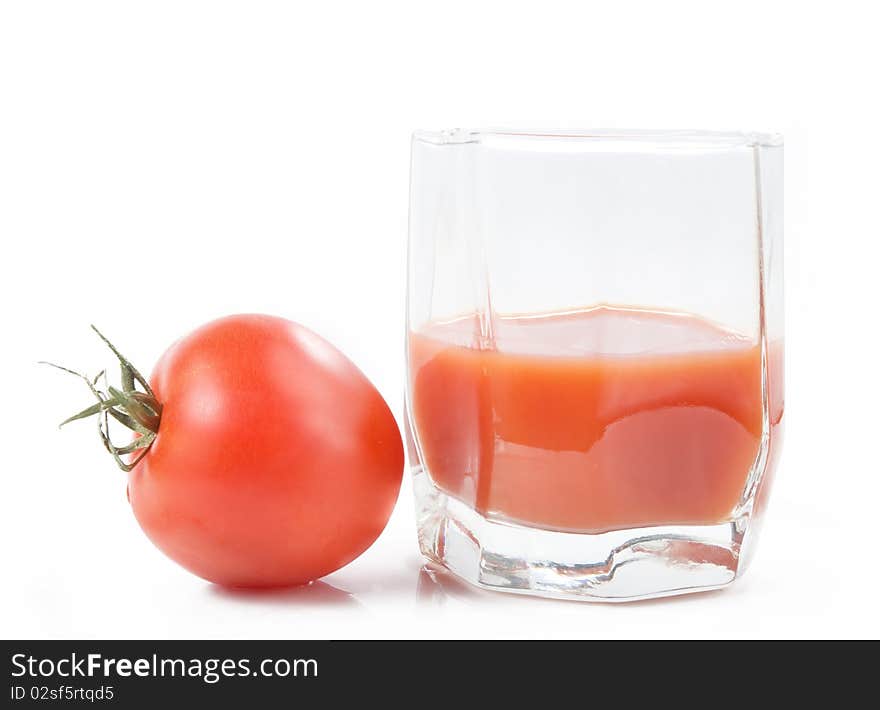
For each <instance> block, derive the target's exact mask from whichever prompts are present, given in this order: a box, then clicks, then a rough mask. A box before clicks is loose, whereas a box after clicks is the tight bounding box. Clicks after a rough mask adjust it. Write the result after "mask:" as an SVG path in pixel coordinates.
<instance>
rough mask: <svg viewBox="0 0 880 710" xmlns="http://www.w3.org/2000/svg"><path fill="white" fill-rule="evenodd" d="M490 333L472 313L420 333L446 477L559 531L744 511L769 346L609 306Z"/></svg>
mask: <svg viewBox="0 0 880 710" xmlns="http://www.w3.org/2000/svg"><path fill="white" fill-rule="evenodd" d="M491 327H492V335H493V337H491V338H488V339H487V338H486V337H485V334H484V336H483V337H482V338H481V337H479V332H480V330H479V322H478V320H477V318H476V316H473V315H472V316H467V317H463V318H459V319H455V320H451V321H446V322H435V323H431V324H429V325H428V326H426V327H425V328H423V329H421V330H419V331H418V332H412V333H410V336H409V351H410V368H411V369H410V377H411V384H410V386H411V391H412V415H413V422H414V426H415V429H416V435H417V439H418V442H419V446H420V451H421V454H422V457H423V463H424V465H425V467H426V468H427V470H428V472H429V474H430V476H431V478H432V479H433V481H434V482H435V483H436V485H437V486H439V487H440V488H441V489H443V490H444V491H446V492H447V493H449V494H451V495H453V496H455V497H457V498H459V499H461V500H462V501H464V502H466V503H468V504H470V505H472V506H473V507H474V508H476V509H477V510H478V511H480V512H481V513H483V514H485V515H488V516H491V517H494V518H503V519H506V520H510V521H513V522H520V523H525V524H529V525H535V526H539V527H545V528H551V529H556V530H571V531H582V532H599V531H605V530H613V529H618V528H626V527H636V526H647V525H656V524H672V523H680V524H712V523H718V522H721V521H724V520H728V519H729V518H730V515H731V512H732V511H733V509H734V508H735V507H736V505H737V503H738V501H739V499H740V497H741V495H742V493H743V490H744V488H745V484H746V480H747V478H748V476H749V472H750V470H751V469H752V467H753V465H754V464H755V461H756V458H757V455H758V451H759V444H760V439H761V432H762V382H761V381H762V375H761V349H760V346H759V345H758V342H757V341H756V340H752V339H748V338H745V337H742V336H739V335H737V334H735V333H733V332H731V331H727V330H724V329H722V328H720V327H718V326H716V325H714V324H712V323H709V322H708V321H706V320H703V319H701V318H698V317H696V316H691V315H687V314H680V313H672V312H654V311H647V310H641V309H634V308H616V307H606V306H603V307H596V308H592V309H586V310H578V311H572V312H566V313H559V314H549V315H533V316H496V317H495V318H494V319H493V322H492V326H491ZM478 343H482V346H479V345H478Z"/></svg>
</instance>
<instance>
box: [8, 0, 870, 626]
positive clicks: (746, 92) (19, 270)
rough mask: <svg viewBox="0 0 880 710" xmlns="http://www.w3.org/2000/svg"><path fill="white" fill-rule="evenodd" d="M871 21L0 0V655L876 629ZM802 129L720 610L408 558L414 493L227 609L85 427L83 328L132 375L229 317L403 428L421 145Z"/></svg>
mask: <svg viewBox="0 0 880 710" xmlns="http://www.w3.org/2000/svg"><path fill="white" fill-rule="evenodd" d="M868 8H870V4H869V3H849V2H836V3H833V4H831V3H829V4H826V5H825V6H824V9H823V8H822V7H821V6H820V4H819V3H809V2H800V3H791V4H784V3H775V2H769V1H768V0H762V1H760V2H745V1H743V0H740V1H739V2H735V3H706V2H693V3H681V2H669V1H667V2H663V3H656V2H639V3H635V2H632V3H612V2H599V3H588V2H571V3H561V2H551V1H549V0H541V2H532V3H519V2H511V1H508V2H493V3H481V2H477V1H476V0H470V1H469V2H455V1H453V0H446V1H444V2H442V3H441V2H432V3H420V2H405V3H404V2H402V3H387V2H378V1H375V0H374V1H373V2H369V3H345V4H343V3H334V2H324V3H296V2H283V3H269V2H237V3H233V2H217V1H213V2H204V3H197V2H182V1H180V0H175V1H174V2H157V1H154V2H149V3H130V2H121V1H118V0H114V1H110V2H76V3H73V2H34V1H30V2H12V1H9V2H4V3H3V4H2V5H0V244H2V252H0V289H2V293H0V296H2V298H0V303H2V309H3V322H4V325H5V331H4V335H3V347H2V349H0V366H2V368H0V371H2V373H3V382H2V389H0V392H2V404H0V425H2V442H3V446H2V457H0V481H2V483H0V485H2V494H0V506H2V507H0V526H2V528H0V544H2V565H0V575H2V579H0V635H2V636H4V637H85V638H91V637H96V638H101V637H257V638H260V637H275V636H277V637H290V638H306V637H325V638H326V637H329V638H349V637H478V638H481V637H533V638H557V637H581V638H608V637H621V638H624V637H712V638H719V637H720V638H728V637H731V638H733V637H826V636H855V637H864V636H868V637H876V636H878V635H880V618H878V611H877V607H876V598H877V587H878V583H880V573H878V569H880V560H878V556H877V554H876V531H877V529H878V528H877V525H876V522H875V521H876V518H877V507H878V499H880V465H878V456H877V442H878V440H880V416H878V407H877V402H878V394H880V392H878V376H877V369H878V342H877V327H878V319H877V310H876V307H877V305H878V303H877V302H878V296H877V280H878V277H877V263H878V258H880V247H878V244H880V233H878V232H880V230H878V216H877V205H878V201H880V180H878V164H880V155H878V138H877V136H878V126H880V111H878V106H877V95H878V91H877V67H878V66H880V54H878V49H877V47H878V43H877V37H876V29H877V24H876V21H875V20H874V19H873V18H872V17H870V16H869V15H868V14H867V12H866V10H867V9H868ZM535 124H543V125H549V126H563V127H574V126H580V127H610V128H619V127H635V128H639V127H648V128H674V127H679V128H682V127H697V128H709V129H757V130H776V131H781V132H783V133H784V134H785V138H786V186H785V192H786V198H785V199H786V208H785V209H786V240H787V241H786V256H787V274H786V275H787V343H788V354H789V362H788V373H787V374H788V382H787V386H788V396H787V414H786V416H787V432H786V442H785V448H784V452H783V458H782V464H781V468H780V471H779V475H778V477H777V481H776V487H775V490H774V495H773V499H772V501H771V506H770V510H769V515H768V520H767V524H766V526H765V529H764V535H763V538H762V540H761V545H760V547H759V550H758V555H757V558H756V560H755V562H754V564H753V566H752V568H751V570H750V571H749V573H748V574H747V575H746V577H745V578H744V579H742V580H741V581H740V582H738V583H737V584H735V585H734V586H733V587H732V588H730V589H729V590H726V591H723V592H715V593H710V594H704V595H697V596H692V597H685V598H678V599H673V600H666V601H654V602H646V603H639V604H630V605H617V606H608V605H589V604H579V603H572V602H555V601H545V600H537V599H526V598H520V597H508V596H503V595H499V594H492V593H485V592H477V591H471V590H469V589H466V588H464V587H462V586H461V585H459V584H456V583H454V582H452V581H450V580H447V579H443V578H442V577H441V578H439V579H438V580H432V579H431V577H430V575H428V574H427V573H425V572H423V571H421V569H420V568H421V565H422V562H421V561H420V558H419V554H418V550H417V548H416V543H415V535H414V523H413V513H412V502H411V490H410V486H409V482H408V481H405V483H404V487H403V490H402V492H401V498H400V501H399V503H398V507H397V509H396V511H395V513H394V516H393V518H392V521H391V523H390V525H389V527H388V529H387V531H386V532H385V534H384V535H383V536H382V537H381V538H380V539H379V541H378V542H377V543H376V544H375V545H374V546H373V547H372V548H371V549H370V550H369V551H368V552H367V553H366V554H365V555H363V556H362V557H361V558H360V559H358V560H356V561H355V562H354V563H352V564H351V565H349V566H348V567H346V568H344V569H342V570H340V571H339V572H337V573H336V574H333V575H331V576H329V577H327V578H326V579H325V580H324V581H323V582H321V583H318V584H315V585H313V586H312V587H309V588H305V589H299V590H293V591H287V592H278V593H265V594H242V593H230V592H225V591H222V590H220V589H217V588H215V587H212V586H211V585H209V584H207V583H205V582H203V581H201V580H199V579H197V578H195V577H192V576H191V575H189V574H188V573H187V572H185V571H183V570H182V569H180V568H178V567H176V566H175V565H174V564H173V563H171V562H169V561H168V560H166V559H165V558H164V557H163V555H162V554H161V553H159V552H158V551H157V550H156V549H155V548H153V546H152V545H151V544H150V543H149V542H148V541H147V539H146V538H145V537H144V536H143V534H142V533H141V532H140V530H139V528H138V526H137V524H136V522H135V520H134V518H133V516H132V515H131V512H130V510H129V507H128V505H127V503H126V501H125V480H124V475H123V474H122V473H120V472H119V471H118V470H117V469H116V468H115V466H114V465H113V463H112V461H111V460H110V459H109V457H107V456H106V454H105V453H104V452H103V451H102V450H101V449H100V446H99V443H98V441H97V439H96V434H95V433H94V431H93V429H92V428H91V426H89V425H87V424H81V425H79V426H76V425H74V426H71V427H70V428H66V429H65V430H63V431H61V432H59V431H58V430H57V428H56V426H55V425H56V423H57V422H58V420H59V419H60V418H61V416H63V415H66V414H67V413H68V412H70V411H73V410H74V409H75V408H77V407H78V406H84V405H85V403H87V393H85V392H84V391H83V390H82V389H81V385H80V384H78V383H77V382H76V381H74V380H72V379H67V378H66V377H65V376H63V375H61V374H60V373H55V372H52V371H50V370H48V369H42V368H40V367H38V366H37V365H36V364H35V363H36V361H37V360H40V359H52V360H57V361H62V362H65V363H68V364H70V365H72V366H75V367H80V368H85V369H89V370H95V369H97V368H99V367H101V366H105V365H109V364H111V363H110V360H109V359H108V356H107V353H106V352H105V351H104V350H103V349H102V348H101V347H100V345H99V343H98V342H97V341H96V339H95V338H94V337H93V336H92V334H91V333H90V331H89V330H88V324H89V323H90V322H95V323H97V324H99V325H100V326H101V327H103V329H104V330H105V331H106V332H107V333H108V334H110V335H111V336H112V337H113V338H114V339H115V340H116V342H117V343H119V344H121V345H120V347H122V348H123V350H124V352H126V353H127V354H128V355H129V356H130V357H131V358H132V359H133V360H135V361H136V362H138V363H141V368H142V369H145V370H148V369H149V368H150V367H151V365H152V362H154V361H155V360H156V358H157V357H158V356H159V355H160V354H161V352H162V351H163V350H164V349H165V348H166V347H167V346H168V345H169V344H170V343H171V342H172V341H173V340H174V339H175V338H177V337H179V336H180V335H182V334H184V333H186V332H187V331H189V330H190V329H191V328H193V327H195V326H196V325H198V324H200V323H202V322H204V321H207V320H209V319H211V318H213V317H216V316H219V315H223V314H227V313H230V312H241V311H258V312H268V313H274V314H279V315H284V316H286V317H289V318H292V319H294V320H297V321H300V322H302V323H304V324H306V325H309V326H310V327H312V328H314V329H315V330H317V331H318V332H320V333H322V334H323V335H324V336H325V337H327V338H329V339H330V340H331V341H333V342H334V343H336V344H337V345H338V346H339V347H340V348H341V349H342V350H343V351H345V352H346V353H347V354H348V355H349V356H350V357H351V358H352V359H354V360H355V361H356V362H357V363H358V364H359V365H360V366H361V368H362V369H363V370H364V371H365V372H366V373H367V374H368V375H369V377H370V378H371V379H372V380H373V381H374V382H375V384H376V385H377V387H378V388H379V389H380V390H381V392H382V393H383V394H384V395H385V396H386V398H387V399H388V401H389V402H390V404H391V406H392V408H393V409H394V411H395V413H396V414H397V415H398V417H400V415H401V413H402V390H403V353H402V339H403V330H402V323H403V308H404V294H405V283H404V282H405V274H404V258H405V241H406V224H407V189H408V168H409V165H408V161H409V134H410V132H411V131H412V130H413V129H415V128H444V127H452V126H459V125H464V126H482V125H535Z"/></svg>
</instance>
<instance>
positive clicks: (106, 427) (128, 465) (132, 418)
mask: <svg viewBox="0 0 880 710" xmlns="http://www.w3.org/2000/svg"><path fill="white" fill-rule="evenodd" d="M92 330H94V331H95V333H97V334H98V337H99V338H101V340H103V341H104V343H105V344H106V345H107V347H109V348H110V350H111V351H112V352H113V354H114V355H115V356H116V359H117V360H119V365H120V368H121V370H122V389H119V388H116V387H113V386H112V385H110V384H109V383H108V382H107V372H106V370H101V372H99V373H98V374H97V375H96V376H95V377H88V376H86V375H84V374H82V373H81V372H77V371H76V370H71V369H69V368H67V367H63V366H61V365H56V364H55V363H52V362H43V363H42V364H44V365H50V366H51V367H54V368H57V369H59V370H62V371H64V372H67V373H69V374H71V375H76V376H77V377H79V378H80V379H82V380H83V381H85V383H86V384H87V385H88V387H89V390H90V391H91V393H92V395H94V397H95V399H97V400H98V401H97V403H95V404H93V405H91V406H89V407H86V408H85V409H83V410H82V411H80V412H77V413H76V414H74V415H73V416H71V417H68V418H67V419H65V420H64V421H63V422H61V424H59V427H63V426H64V425H65V424H69V423H70V422H73V421H76V420H78V419H87V418H88V417H92V416H95V415H97V417H98V433H99V434H100V436H101V442H102V443H103V444H104V448H105V449H107V451H109V452H110V454H111V455H112V456H113V459H114V460H115V461H116V464H117V465H118V466H119V468H121V469H122V470H123V471H126V472H128V471H131V470H132V469H133V468H134V467H135V466H136V465H137V464H138V462H139V461H140V460H141V459H142V458H143V457H144V456H146V455H147V451H148V450H149V448H150V446H151V445H152V444H153V441H154V440H155V439H156V435H157V434H158V433H159V423H160V421H161V419H162V404H161V402H159V400H158V399H156V395H155V393H154V392H153V390H152V388H151V387H150V383H149V382H147V378H146V377H144V376H143V375H141V373H140V372H138V370H137V368H136V367H135V366H134V365H132V364H131V362H129V361H128V359H127V358H125V357H124V356H123V355H122V353H120V352H119V350H117V349H116V347H115V346H114V345H113V343H111V342H110V341H109V340H108V339H107V338H106V337H104V335H103V333H101V331H100V330H98V329H97V328H96V327H95V326H92ZM99 383H103V386H99ZM138 385H140V387H141V388H142V390H143V391H141V390H139V389H138ZM111 417H112V418H113V419H114V420H116V421H117V422H119V423H120V424H122V425H123V426H124V427H126V428H127V429H130V430H131V431H133V432H134V433H135V438H134V440H133V441H131V442H130V443H128V444H125V445H123V446H116V445H115V444H114V443H113V441H112V440H111V438H110V418H111ZM135 452H140V453H138V454H137V456H135V457H134V459H133V460H131V461H128V462H126V461H125V460H124V459H123V458H122V457H123V456H126V455H129V454H134V453H135Z"/></svg>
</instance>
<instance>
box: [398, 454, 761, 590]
mask: <svg viewBox="0 0 880 710" xmlns="http://www.w3.org/2000/svg"><path fill="white" fill-rule="evenodd" d="M413 474H414V476H413V486H414V490H415V496H416V520H417V525H418V533H419V547H420V548H421V551H422V554H423V555H425V557H427V558H428V559H430V560H433V561H435V562H437V563H439V564H441V565H443V566H444V567H446V568H447V569H449V570H450V571H451V572H453V573H454V574H455V575H457V576H458V577H460V578H462V579H463V580H465V581H467V582H470V583H471V584H474V585H477V586H479V587H483V588H484V589H491V590H496V591H503V592H516V593H521V594H533V595H538V596H543V597H554V598H560V599H580V600H585V601H605V602H621V601H634V600H638V599H651V598H654V597H662V596H671V595H675V594H687V593H690V592H701V591H708V590H712V589H720V588H722V587H725V586H727V585H728V584H730V583H731V582H732V581H733V580H734V579H736V577H737V576H739V575H740V574H742V572H743V569H744V564H743V554H742V553H743V552H744V542H745V541H746V533H747V530H748V524H749V517H748V514H747V513H744V514H743V515H742V516H741V517H739V518H737V519H736V520H735V521H733V522H729V523H722V524H718V525H664V526H656V527H649V528H635V529H628V530H615V531H612V532H606V533H598V534H586V533H566V532H555V531H551V530H543V529H538V528H530V527H525V526H523V525H516V524H512V523H506V522H503V521H496V520H490V519H487V518H486V517H484V516H483V515H481V514H479V513H478V512H476V511H475V510H473V509H472V508H470V507H468V506H467V505H465V504H464V503H462V502H461V501H459V500H457V499H456V498H453V497H452V496H449V495H447V494H446V493H444V492H443V491H442V490H440V489H439V488H437V486H435V485H434V483H433V481H431V479H430V477H429V476H428V475H427V474H426V473H425V472H424V470H423V469H422V468H421V467H420V466H418V467H415V470H414V471H413Z"/></svg>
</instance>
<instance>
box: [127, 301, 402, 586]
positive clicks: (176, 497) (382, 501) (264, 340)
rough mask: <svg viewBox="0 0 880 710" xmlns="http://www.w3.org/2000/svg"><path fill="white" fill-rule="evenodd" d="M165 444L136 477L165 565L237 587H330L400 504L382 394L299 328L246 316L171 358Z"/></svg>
mask: <svg viewBox="0 0 880 710" xmlns="http://www.w3.org/2000/svg"><path fill="white" fill-rule="evenodd" d="M150 385H151V386H152V388H153V390H154V392H155V394H156V397H157V398H158V400H159V401H160V402H161V403H162V405H163V411H162V419H161V423H160V426H159V433H158V436H157V437H156V439H155V441H154V442H153V445H152V447H151V448H150V450H149V452H148V453H147V455H146V457H145V458H144V459H143V460H142V461H141V462H140V463H139V464H138V465H137V466H136V467H135V468H134V469H133V470H132V471H131V473H130V474H129V498H130V501H131V506H132V509H133V510H134V514H135V517H136V518H137V520H138V522H139V523H140V525H141V527H142V528H143V530H144V532H145V533H146V534H147V535H148V536H149V538H150V539H151V540H152V541H153V542H154V543H155V544H156V546H157V547H159V548H160V549H161V550H162V551H163V552H165V554H167V555H168V556H169V557H171V558H172V559H173V560H175V561H176V562H178V563H179V564H181V565H182V566H183V567H185V568H186V569H188V570H190V571H191V572H193V573H195V574H197V575H199V576H200V577H203V578H205V579H207V580H210V581H211V582H215V583H217V584H221V585H224V586H230V587H279V586H292V585H297V584H303V583H306V582H309V581H312V580H314V579H318V578H319V577H322V576H324V575H326V574H329V573H330V572H333V571H334V570H336V569H338V568H340V567H342V566H343V565H345V564H347V563H349V562H351V561H352V560H353V559H354V558H356V557H357V556H358V555H360V554H361V553H362V552H363V551H364V550H366V549H367V548H368V547H369V546H370V545H371V544H372V543H373V541H374V540H375V539H376V538H377V537H378V536H379V534H380V533H381V532H382V530H383V529H384V527H385V525H386V523H387V522H388V518H389V517H390V515H391V511H392V509H393V507H394V504H395V502H396V500H397V495H398V492H399V489H400V481H401V476H402V472H403V444H402V442H401V438H400V431H399V429H398V426H397V423H396V421H395V419H394V416H393V415H392V413H391V411H390V410H389V408H388V406H387V404H386V403H385V401H384V400H383V399H382V396H381V395H380V394H379V392H378V391H377V390H376V389H375V388H374V387H373V385H372V384H371V383H370V382H369V380H367V378H366V377H365V376H364V375H363V373H362V372H361V371H360V370H358V369H357V367H355V365H354V364H353V363H352V362H351V361H350V360H348V358H346V357H345V355H343V354H342V353H341V352H340V351H339V350H337V349H336V348H335V347H333V346H332V345H331V344H330V343H328V342H327V341H325V340H324V339H323V338H321V337H320V336H318V335H316V334H315V333H313V332H311V331H310V330H308V329H306V328H304V327H303V326H300V325H297V324H296V323H293V322H291V321H287V320H284V319H281V318H275V317H272V316H262V315H237V316H230V317H227V318H222V319H220V320H216V321H213V322H211V323H208V324H206V325H204V326H202V327H200V328H198V329H197V330H195V331H193V332H192V333H191V334H189V335H188V336H186V337H185V338H183V339H182V340H179V341H178V342H177V343H175V344H174V345H172V346H171V347H170V348H169V349H168V350H167V351H166V352H165V354H164V355H163V356H162V357H161V359H160V360H159V362H158V363H157V365H156V368H155V370H154V372H153V375H152V377H151V378H150Z"/></svg>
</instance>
